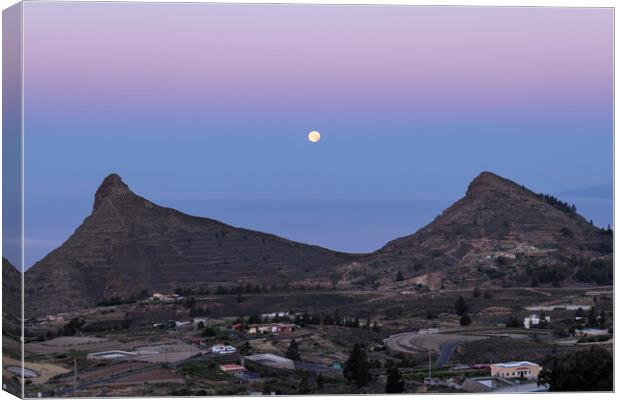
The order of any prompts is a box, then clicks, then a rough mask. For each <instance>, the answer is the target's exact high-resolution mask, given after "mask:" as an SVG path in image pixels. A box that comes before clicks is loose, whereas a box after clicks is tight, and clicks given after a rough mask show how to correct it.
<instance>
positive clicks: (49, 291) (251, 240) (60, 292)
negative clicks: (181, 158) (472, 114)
mask: <svg viewBox="0 0 620 400" xmlns="http://www.w3.org/2000/svg"><path fill="white" fill-rule="evenodd" d="M25 278H26V285H25V286H26V315H27V316H35V315H40V314H46V313H55V312H61V311H69V310H75V309H78V308H82V307H90V306H93V305H96V304H97V303H98V302H101V301H103V300H108V299H111V298H119V299H128V298H131V297H135V296H138V295H139V294H141V293H144V292H150V293H152V292H155V291H162V292H170V291H171V290H172V289H173V288H176V287H183V288H197V287H202V288H204V287H205V286H208V287H209V288H214V287H216V286H218V285H223V286H231V285H239V284H243V285H246V284H250V285H272V284H277V285H282V284H284V283H290V284H292V285H295V284H296V283H300V282H301V283H303V285H304V286H309V285H312V286H314V285H316V284H320V285H322V286H323V287H325V286H330V287H331V286H332V285H335V286H336V288H342V289H350V288H355V289H357V288H375V289H377V288H379V289H381V290H384V291H392V290H398V291H405V290H406V291H412V290H413V291H415V290H419V289H421V290H428V289H431V290H434V289H441V288H444V289H449V288H463V287H473V286H481V287H484V286H496V287H497V286H504V287H507V286H538V285H541V286H552V285H553V286H574V285H592V284H597V285H611V284H612V278H613V234H612V232H611V230H605V229H599V228H597V227H595V226H593V225H592V224H590V223H588V222H587V221H586V220H585V219H584V218H583V217H582V216H580V215H579V214H578V213H577V210H576V209H575V208H574V207H572V206H570V205H568V204H566V203H563V202H561V201H560V200H558V199H555V198H553V197H551V196H544V195H540V194H536V193H534V192H532V191H530V190H529V189H527V188H525V187H524V186H521V185H518V184H516V183H514V182H512V181H509V180H507V179H504V178H501V177H499V176H497V175H495V174H492V173H490V172H484V173H482V174H480V175H479V176H478V177H477V178H476V179H474V180H473V181H472V183H471V184H470V185H469V188H468V190H467V193H466V194H465V196H464V197H463V198H462V199H460V200H458V201H457V202H456V203H454V204H453V205H452V206H451V207H449V208H448V209H446V210H445V211H444V212H443V213H442V214H441V215H440V216H439V217H437V218H436V219H435V220H434V221H433V222H431V223H430V224H429V225H427V226H425V227H424V228H422V229H420V230H419V231H418V232H416V233H415V234H413V235H410V236H406V237H403V238H399V239H396V240H393V241H391V242H389V243H388V244H386V245H385V246H384V247H383V248H381V249H379V250H377V251H376V252H374V253H370V254H345V253H338V252H334V251H330V250H327V249H324V248H320V247H317V246H310V245H305V244H301V243H296V242H292V241H289V240H286V239H283V238H280V237H277V236H273V235H269V234H266V233H261V232H256V231H250V230H246V229H240V228H235V227H232V226H229V225H226V224H223V223H221V222H218V221H214V220H211V219H207V218H199V217H193V216H189V215H186V214H183V213H180V212H178V211H176V210H173V209H170V208H165V207H161V206H158V205H156V204H153V203H151V202H150V201H148V200H146V199H144V198H142V197H140V196H137V195H136V194H134V193H133V192H132V191H131V190H130V189H129V188H128V187H127V185H125V183H123V182H122V180H121V178H120V177H119V176H118V175H114V174H112V175H110V176H108V177H107V178H106V179H105V180H104V182H103V183H102V184H101V186H100V187H99V189H98V191H97V193H96V194H95V204H94V207H93V212H92V214H91V215H90V216H89V217H88V218H86V219H85V220H84V223H83V224H82V225H81V226H80V227H79V228H78V229H77V230H76V231H75V233H74V234H73V235H72V236H71V237H70V238H69V239H68V240H67V241H66V242H65V243H64V244H63V245H62V246H60V247H59V248H58V249H56V250H54V251H53V252H51V253H50V254H49V255H47V256H46V257H45V258H44V259H43V260H41V261H40V262H38V263H37V264H35V265H34V266H33V267H32V268H30V269H29V270H28V271H27V272H26V276H25Z"/></svg>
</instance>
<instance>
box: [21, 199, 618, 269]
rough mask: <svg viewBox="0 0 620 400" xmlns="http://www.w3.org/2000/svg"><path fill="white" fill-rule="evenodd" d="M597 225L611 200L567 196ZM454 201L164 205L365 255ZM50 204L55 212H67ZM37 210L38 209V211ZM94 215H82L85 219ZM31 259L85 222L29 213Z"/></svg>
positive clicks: (607, 217)
mask: <svg viewBox="0 0 620 400" xmlns="http://www.w3.org/2000/svg"><path fill="white" fill-rule="evenodd" d="M562 200H563V201H567V202H569V203H570V204H575V205H576V206H577V211H578V212H579V213H580V214H581V215H583V216H584V217H585V218H586V219H588V220H590V219H592V220H593V222H594V224H595V225H597V226H600V227H607V224H613V218H612V215H613V202H612V200H611V199H600V198H583V197H575V198H569V197H562ZM454 201H456V199H455V198H454V197H451V198H397V199H384V198H377V199H355V198H350V199H345V198H337V199H333V198H317V199H309V198H303V199H299V198H278V199H272V198H269V199H201V200H184V199H173V200H172V199H170V200H166V199H163V201H160V202H159V203H160V204H161V205H165V206H166V207H172V208H175V209H177V210H179V211H182V212H184V213H186V214H190V215H195V216H201V217H207V218H211V219H216V220H219V221H221V222H224V223H226V224H229V225H233V226H236V227H242V228H248V229H254V230H259V231H263V232H267V233H272V234H275V235H278V236H282V237H285V238H287V239H291V240H295V241H299V242H303V243H308V244H315V245H319V246H322V247H326V248H329V249H332V250H338V251H344V252H353V253H364V252H371V251H374V250H377V249H379V248H381V247H382V246H383V245H385V244H386V243H387V242H388V241H390V240H393V239H396V238H398V237H401V236H405V235H410V234H413V233H415V232H416V231H417V230H418V229H420V228H422V227H423V226H425V225H427V224H428V223H430V222H431V221H432V220H433V219H434V218H435V217H436V216H437V215H439V214H440V213H441V212H442V211H443V210H445V209H446V208H447V207H449V206H450V205H451V204H452V203H454ZM52 203H56V201H52V200H50V199H48V200H47V205H48V207H50V209H54V208H56V207H68V204H67V203H60V202H58V204H52ZM36 209H38V208H36ZM89 212H90V210H89V209H87V208H85V209H84V210H83V213H84V216H86V215H87V214H88V213H89ZM27 216H30V217H31V218H28V222H30V223H28V224H27V227H26V231H27V232H26V237H27V242H26V259H25V265H26V266H28V267H30V266H32V265H33V264H34V263H35V262H36V261H38V260H40V259H41V258H43V257H44V256H45V255H47V254H48V253H49V252H50V251H52V250H54V249H55V248H56V247H58V246H60V245H61V244H62V243H63V242H64V241H65V240H66V239H67V238H68V237H69V236H70V235H71V234H72V233H73V231H74V230H75V228H77V226H78V225H79V223H80V222H81V220H80V221H77V220H76V221H67V220H66V219H64V218H57V217H56V216H55V214H54V213H38V214H36V215H33V214H27Z"/></svg>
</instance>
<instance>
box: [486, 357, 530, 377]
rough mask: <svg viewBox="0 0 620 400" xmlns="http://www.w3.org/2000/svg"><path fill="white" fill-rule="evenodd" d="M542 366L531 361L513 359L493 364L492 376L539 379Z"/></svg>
mask: <svg viewBox="0 0 620 400" xmlns="http://www.w3.org/2000/svg"><path fill="white" fill-rule="evenodd" d="M541 369H542V368H541V366H540V365H538V364H535V363H533V362H529V361H512V362H506V363H499V364H491V376H497V377H500V378H508V379H510V378H525V379H538V374H539V373H540V370H541Z"/></svg>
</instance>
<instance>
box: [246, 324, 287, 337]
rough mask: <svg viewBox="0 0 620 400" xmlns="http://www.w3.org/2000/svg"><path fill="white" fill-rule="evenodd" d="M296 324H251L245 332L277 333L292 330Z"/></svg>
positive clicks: (253, 333)
mask: <svg viewBox="0 0 620 400" xmlns="http://www.w3.org/2000/svg"><path fill="white" fill-rule="evenodd" d="M296 328H297V326H296V325H295V324H288V323H275V324H253V325H250V326H249V327H248V329H247V332H248V333H249V334H252V335H256V334H267V335H279V334H282V333H291V332H294V331H295V329H296Z"/></svg>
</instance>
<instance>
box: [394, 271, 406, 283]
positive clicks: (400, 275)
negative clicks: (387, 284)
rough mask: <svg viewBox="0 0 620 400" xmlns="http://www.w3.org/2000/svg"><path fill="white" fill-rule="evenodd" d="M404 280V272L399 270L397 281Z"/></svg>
mask: <svg viewBox="0 0 620 400" xmlns="http://www.w3.org/2000/svg"><path fill="white" fill-rule="evenodd" d="M403 280H405V277H403V273H402V272H400V271H398V274H396V281H397V282H400V281H403Z"/></svg>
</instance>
